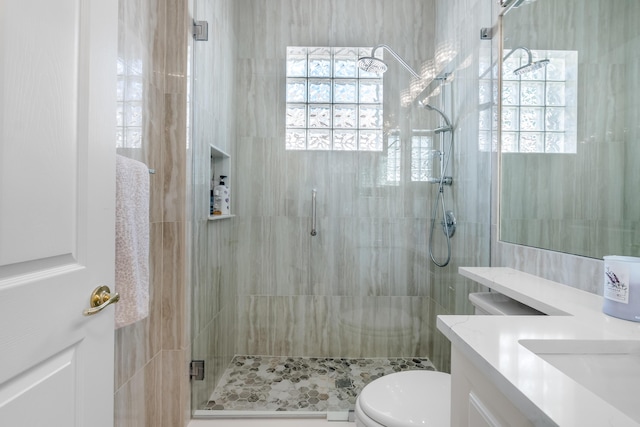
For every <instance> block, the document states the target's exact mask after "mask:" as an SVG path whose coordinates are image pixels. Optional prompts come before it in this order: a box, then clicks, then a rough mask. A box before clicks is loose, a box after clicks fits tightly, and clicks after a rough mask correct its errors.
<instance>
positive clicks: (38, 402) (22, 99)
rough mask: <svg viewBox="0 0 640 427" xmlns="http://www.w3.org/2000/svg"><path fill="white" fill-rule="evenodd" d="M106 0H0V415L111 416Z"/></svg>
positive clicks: (92, 419)
mask: <svg viewBox="0 0 640 427" xmlns="http://www.w3.org/2000/svg"><path fill="white" fill-rule="evenodd" d="M117 22H118V15H117V0H0V426H3V427H4V426H7V427H8V426H11V427H14V426H25V427H38V426H47V427H70V426H79V427H80V426H81V427H89V426H91V427H107V426H109V427H111V426H113V335H114V332H113V310H114V308H113V305H110V306H108V307H107V308H106V309H104V310H103V311H102V312H100V313H98V314H96V315H94V316H84V315H83V310H84V309H85V308H88V307H89V296H90V293H91V291H92V290H93V289H94V288H96V287H97V286H99V285H107V286H110V287H111V289H113V276H114V273H113V269H114V204H115V202H114V194H115V187H114V182H115V179H114V171H115V137H114V130H115V105H116V103H115V102H116V101H115V87H116V86H115V73H116V69H115V64H116V52H117V50H116V49H117Z"/></svg>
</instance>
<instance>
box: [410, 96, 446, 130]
mask: <svg viewBox="0 0 640 427" xmlns="http://www.w3.org/2000/svg"><path fill="white" fill-rule="evenodd" d="M418 104H420V105H421V106H423V107H424V108H426V109H427V110H432V111H435V112H436V113H438V114H440V116H441V117H442V119H443V120H444V122H445V123H446V124H447V126H445V127H441V128H438V129H436V133H441V132H448V131H451V130H453V127H452V126H451V120H449V117H447V115H446V114H445V113H443V112H442V110H440V109H438V108H436V107H434V106H433V105H431V104H425V103H423V102H422V101H418Z"/></svg>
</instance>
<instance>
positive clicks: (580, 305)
mask: <svg viewBox="0 0 640 427" xmlns="http://www.w3.org/2000/svg"><path fill="white" fill-rule="evenodd" d="M459 272H460V274H461V275H463V276H465V277H468V278H470V279H472V280H474V281H476V282H478V283H480V284H482V285H484V286H487V287H489V288H491V289H493V290H495V291H497V292H500V293H502V294H504V295H507V296H509V297H511V298H513V299H515V300H517V301H520V302H522V303H524V304H527V305H529V306H531V307H533V308H535V309H537V310H539V311H541V312H543V313H545V314H547V316H476V315H464V316H459V315H451V316H449V315H447V316H438V329H439V330H440V331H441V332H442V333H443V334H444V335H445V336H447V338H449V340H450V341H451V343H452V345H453V346H455V347H457V348H458V350H460V351H461V352H462V353H463V354H464V355H465V356H466V357H467V358H468V359H469V360H470V361H471V362H472V363H473V364H474V365H475V366H476V367H477V368H478V369H480V371H481V372H482V373H483V374H484V375H485V376H486V377H488V378H489V379H490V380H491V381H492V382H493V383H494V384H495V385H496V386H497V388H498V389H499V390H501V391H502V392H503V393H504V394H505V395H506V396H508V397H509V399H510V400H511V401H512V402H513V403H514V404H515V405H516V406H517V407H518V408H519V409H520V411H521V412H523V413H524V414H525V415H526V416H527V417H528V418H529V419H530V420H531V421H532V422H533V423H534V424H535V425H540V426H562V427H569V426H581V427H584V426H617V427H622V426H640V422H638V418H637V417H636V416H634V417H633V418H635V420H634V419H632V418H631V417H629V416H628V415H625V413H623V412H622V411H621V410H619V409H618V408H617V407H616V406H613V405H611V404H610V403H608V402H607V401H605V400H604V399H603V398H601V397H599V396H598V395H597V394H595V393H593V392H592V391H591V390H590V389H588V388H587V387H585V386H583V385H581V383H580V382H578V381H576V380H573V379H572V378H570V377H569V376H568V375H566V374H565V373H563V371H561V370H559V369H557V368H556V367H554V366H553V365H551V364H550V363H548V362H547V361H545V359H543V358H542V357H540V356H539V355H538V354H536V353H534V352H533V351H531V350H530V349H529V348H528V347H526V346H525V345H526V343H527V342H537V341H535V340H542V341H544V342H545V343H546V342H551V343H556V342H559V343H563V342H564V343H566V342H571V343H573V342H577V341H576V340H578V341H586V342H593V341H599V340H602V341H610V340H613V341H620V342H622V341H636V340H637V341H638V342H639V343H640V323H636V322H630V321H626V320H621V319H617V318H614V317H611V316H608V315H606V314H604V313H602V302H603V298H602V297H601V296H598V295H595V294H592V293H589V292H585V291H581V290H579V289H576V288H572V287H570V286H566V285H563V284H560V283H557V282H552V281H549V280H545V279H542V278H540V277H537V276H533V275H531V274H527V273H523V272H521V271H517V270H514V269H511V268H506V267H462V268H460V271H459ZM531 340H534V341H531ZM550 340H559V341H550ZM523 344H525V345H523ZM638 362H640V359H639V360H638ZM621 380H622V378H621ZM625 381H626V382H627V384H628V383H629V378H626V379H625ZM634 381H635V384H636V387H635V390H630V392H631V393H633V395H634V396H635V397H634V398H635V399H637V406H638V408H639V409H638V411H637V413H638V414H640V377H638V378H636V379H635V380H634ZM612 383H613V384H615V380H613V382H612ZM603 386H604V387H611V382H610V383H609V384H603ZM627 386H628V385H627ZM626 412H627V413H628V411H626Z"/></svg>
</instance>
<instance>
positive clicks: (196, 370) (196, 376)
mask: <svg viewBox="0 0 640 427" xmlns="http://www.w3.org/2000/svg"><path fill="white" fill-rule="evenodd" d="M189 377H190V378H191V379H192V380H196V381H202V380H204V360H192V361H191V363H189Z"/></svg>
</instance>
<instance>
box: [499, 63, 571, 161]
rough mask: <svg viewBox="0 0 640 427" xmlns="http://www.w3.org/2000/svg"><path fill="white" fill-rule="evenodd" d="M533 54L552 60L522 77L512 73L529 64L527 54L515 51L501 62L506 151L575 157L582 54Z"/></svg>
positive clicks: (503, 138)
mask: <svg viewBox="0 0 640 427" xmlns="http://www.w3.org/2000/svg"><path fill="white" fill-rule="evenodd" d="M531 52H532V54H533V58H534V61H535V60H539V59H542V58H548V59H549V60H550V62H549V64H548V65H547V66H546V67H543V68H540V69H539V70H536V71H534V72H530V73H525V74H521V75H519V76H517V75H515V74H513V70H515V69H516V68H518V67H520V66H522V65H525V64H526V62H527V59H528V58H527V55H526V54H523V55H520V54H519V53H515V54H513V55H512V56H510V57H509V58H507V60H506V61H504V64H503V83H502V151H503V152H508V153H575V152H576V150H577V120H576V116H577V99H576V92H577V70H578V53H577V51H531ZM508 53H509V51H506V52H504V55H505V56H506V55H507V54H508ZM523 53H524V52H523Z"/></svg>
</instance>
